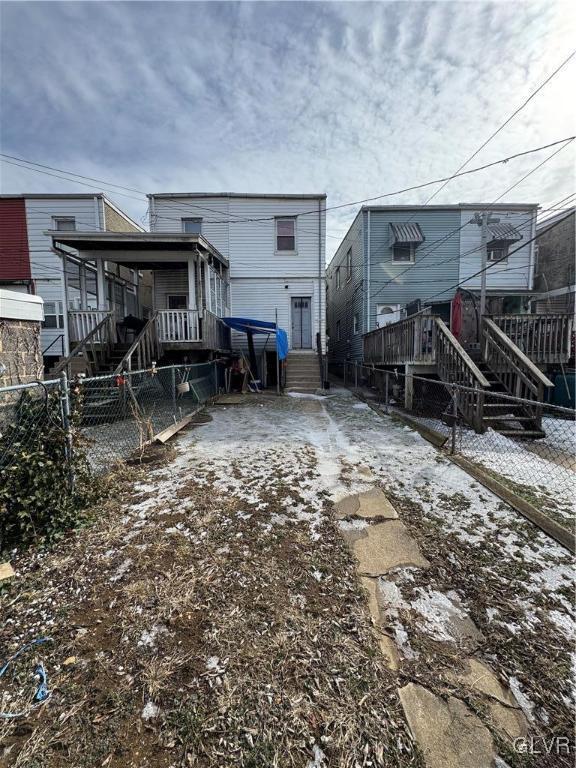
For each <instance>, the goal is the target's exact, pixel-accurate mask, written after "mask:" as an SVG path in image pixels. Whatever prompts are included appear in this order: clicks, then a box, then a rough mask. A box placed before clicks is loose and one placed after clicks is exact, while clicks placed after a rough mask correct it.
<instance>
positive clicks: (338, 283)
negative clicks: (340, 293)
mask: <svg viewBox="0 0 576 768" xmlns="http://www.w3.org/2000/svg"><path fill="white" fill-rule="evenodd" d="M338 288H340V267H336V289H338Z"/></svg>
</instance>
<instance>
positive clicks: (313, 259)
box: [150, 196, 326, 346]
mask: <svg viewBox="0 0 576 768" xmlns="http://www.w3.org/2000/svg"><path fill="white" fill-rule="evenodd" d="M319 200H320V202H321V206H322V211H321V212H320V214H319V212H318V202H319ZM324 208H325V200H324V199H282V198H269V197H266V198H264V197H259V198H236V197H226V196H222V197H207V198H154V197H153V198H151V216H150V228H151V230H152V231H159V232H180V231H182V219H183V218H201V219H202V235H203V236H204V237H205V238H206V239H207V240H208V241H209V242H210V243H211V244H212V245H213V246H214V247H215V248H217V249H218V250H219V251H220V252H221V253H222V255H223V256H226V257H227V258H228V259H229V261H230V293H231V307H230V311H231V314H232V315H236V316H239V317H241V316H247V317H253V318H255V319H259V320H269V321H273V320H274V310H275V309H276V307H277V308H278V312H279V320H278V321H279V324H280V326H281V327H283V328H285V330H286V331H287V333H288V337H289V343H291V342H290V337H291V327H290V296H312V297H313V299H312V304H313V306H312V334H313V341H315V337H316V333H317V332H318V330H320V332H321V335H322V339H323V340H324V334H325V322H324V315H325V306H324V303H325V301H324V263H325V238H326V214H325V211H324ZM310 212H311V213H310ZM284 216H286V217H290V216H295V217H299V218H297V221H296V249H295V251H294V252H290V253H279V252H277V251H276V225H275V220H274V219H275V217H284ZM254 219H265V220H264V221H254ZM320 264H321V265H322V266H321V269H322V274H321V276H320V277H319V274H318V273H319V269H320ZM285 285H288V286H289V288H288V289H286V288H284V286H285ZM295 285H297V286H298V287H297V289H295V288H294V286H295ZM320 315H321V319H320ZM233 343H234V344H237V345H240V346H243V345H244V343H245V338H242V337H241V336H239V335H235V337H234V340H233ZM259 343H260V344H262V343H263V339H262V340H259ZM323 344H324V341H323Z"/></svg>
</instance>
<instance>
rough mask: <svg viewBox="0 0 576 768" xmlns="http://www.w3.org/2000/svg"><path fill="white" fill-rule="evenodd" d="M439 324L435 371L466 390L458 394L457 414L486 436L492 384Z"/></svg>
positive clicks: (438, 319) (445, 327) (449, 332)
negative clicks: (486, 396)
mask: <svg viewBox="0 0 576 768" xmlns="http://www.w3.org/2000/svg"><path fill="white" fill-rule="evenodd" d="M435 321H436V344H435V350H436V368H437V371H438V375H439V376H440V378H441V379H442V380H443V381H445V382H447V383H449V384H461V385H462V386H464V387H467V389H462V390H460V391H459V393H458V410H459V411H460V413H461V414H462V415H463V416H464V418H465V419H466V421H467V422H468V423H469V424H471V425H472V426H473V427H474V429H475V430H476V432H483V431H484V426H483V423H482V418H483V415H484V392H485V390H486V389H489V388H490V382H489V381H488V379H487V378H486V377H485V376H484V374H483V373H482V371H481V370H480V369H479V368H478V367H477V366H476V365H475V363H474V361H473V360H472V359H471V357H470V356H469V355H468V353H467V352H466V350H465V349H464V348H463V347H462V345H461V344H460V342H459V341H458V339H457V338H456V337H455V336H454V335H453V334H452V332H451V331H450V330H449V329H448V328H447V326H446V324H445V323H444V321H443V320H441V319H440V318H439V317H437V318H435Z"/></svg>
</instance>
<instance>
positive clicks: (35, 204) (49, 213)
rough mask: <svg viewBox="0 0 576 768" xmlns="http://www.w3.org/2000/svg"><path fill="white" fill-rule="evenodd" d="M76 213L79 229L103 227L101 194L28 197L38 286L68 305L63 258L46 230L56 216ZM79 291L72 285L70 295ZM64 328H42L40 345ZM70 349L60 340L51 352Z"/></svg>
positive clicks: (40, 292) (46, 296)
mask: <svg viewBox="0 0 576 768" xmlns="http://www.w3.org/2000/svg"><path fill="white" fill-rule="evenodd" d="M54 216H63V217H74V219H75V220H76V229H78V230H81V229H83V230H86V231H96V230H99V229H100V228H101V226H100V216H99V205H98V198H97V197H93V198H74V197H70V198H64V199H63V198H46V199H38V198H27V199H26V222H27V232H28V243H29V247H30V262H31V266H32V279H33V280H34V285H35V290H36V293H37V294H38V295H39V296H42V298H43V299H44V301H45V302H47V301H61V302H62V306H63V305H64V283H63V272H62V261H61V259H60V258H59V256H57V255H56V254H55V253H53V252H52V250H51V242H50V238H49V237H47V236H46V235H45V234H44V232H45V231H46V230H48V229H53V228H54V223H53V217H54ZM79 295H80V293H79V291H75V290H74V289H73V288H70V289H69V291H68V298H69V299H74V298H76V297H77V296H79ZM63 333H64V329H63V328H42V332H41V338H40V345H41V349H45V348H46V347H47V346H48V345H49V344H51V343H52V342H53V341H54V340H55V339H56V338H57V337H58V336H59V335H60V334H63ZM65 351H66V349H65V348H62V347H61V344H60V343H56V344H55V345H54V346H53V347H52V348H51V349H50V351H49V354H51V355H52V354H62V353H63V352H65Z"/></svg>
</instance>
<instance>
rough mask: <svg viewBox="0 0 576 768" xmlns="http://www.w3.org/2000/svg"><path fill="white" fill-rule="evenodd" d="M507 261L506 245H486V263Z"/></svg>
mask: <svg viewBox="0 0 576 768" xmlns="http://www.w3.org/2000/svg"><path fill="white" fill-rule="evenodd" d="M507 259H508V246H507V245H490V244H488V261H506V260H507Z"/></svg>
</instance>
